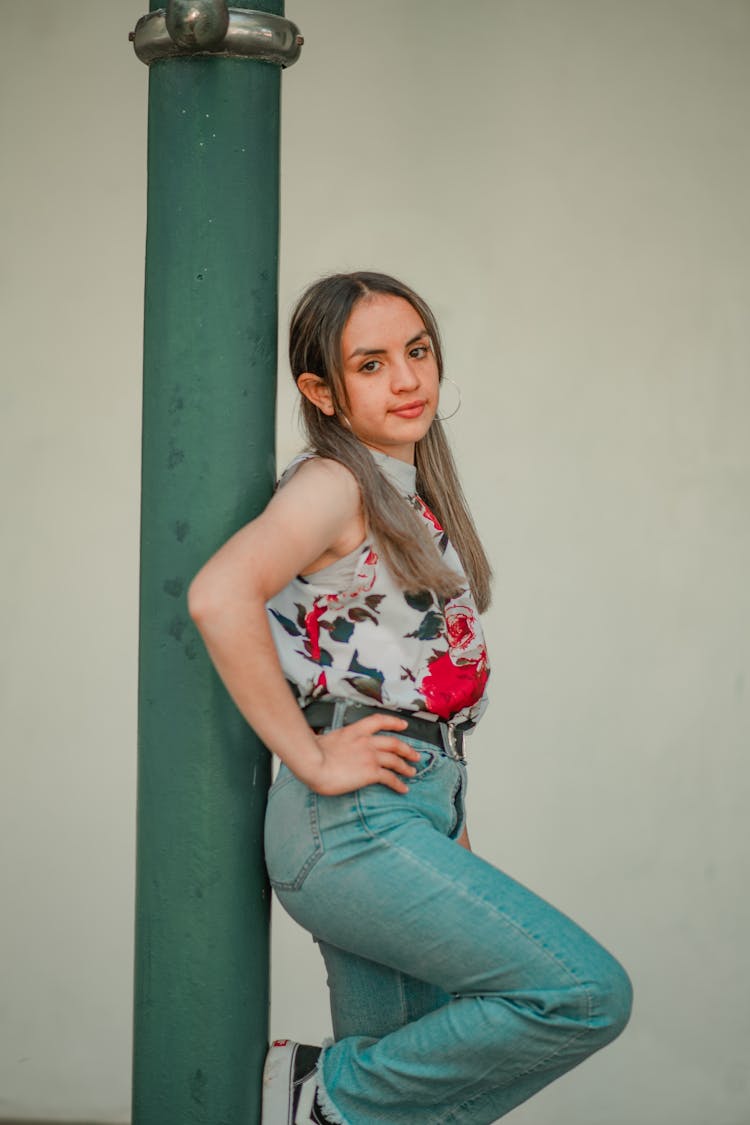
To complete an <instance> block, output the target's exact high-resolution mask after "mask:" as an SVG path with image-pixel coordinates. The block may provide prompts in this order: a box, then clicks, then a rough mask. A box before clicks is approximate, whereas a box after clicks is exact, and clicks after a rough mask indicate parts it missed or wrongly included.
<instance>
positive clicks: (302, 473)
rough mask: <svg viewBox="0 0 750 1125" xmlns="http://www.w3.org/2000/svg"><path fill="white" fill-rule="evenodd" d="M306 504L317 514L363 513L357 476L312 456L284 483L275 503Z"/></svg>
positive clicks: (333, 462) (328, 459)
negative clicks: (328, 511)
mask: <svg viewBox="0 0 750 1125" xmlns="http://www.w3.org/2000/svg"><path fill="white" fill-rule="evenodd" d="M276 502H279V503H280V504H281V506H283V507H286V506H287V504H290V505H291V504H294V505H295V506H297V505H302V506H304V507H305V508H306V509H307V510H309V509H310V508H312V509H313V510H314V511H315V512H316V514H317V515H319V516H320V515H322V514H323V513H324V512H325V511H326V510H330V511H331V512H337V513H338V514H339V515H341V514H345V515H348V516H353V515H354V514H356V513H357V512H359V511H360V508H361V495H360V491H359V484H358V483H357V479H356V477H355V476H354V474H353V473H352V472H351V471H350V470H349V469H347V467H346V466H345V465H342V464H341V462H340V461H333V460H331V459H330V458H327V457H308V458H306V459H305V460H304V461H302V462H301V463H300V464H299V466H297V467H296V468H295V469H294V471H293V473H292V474H291V475H290V476H289V478H288V479H287V480H285V481H283V482H282V484H281V487H280V488H279V489H278V491H277V492H276V494H275V496H274V500H273V501H272V503H276Z"/></svg>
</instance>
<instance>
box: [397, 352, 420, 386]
mask: <svg viewBox="0 0 750 1125" xmlns="http://www.w3.org/2000/svg"><path fill="white" fill-rule="evenodd" d="M391 370H392V372H393V374H392V376H391V383H392V386H393V388H394V389H395V390H399V391H413V390H414V389H415V388H416V387H418V386H419V377H418V375H417V373H416V371H415V370H414V368H413V367H412V365H411V364H410V363H409V361H408V359H402V360H400V362H399V363H396V364H394V366H393V368H392V369H391Z"/></svg>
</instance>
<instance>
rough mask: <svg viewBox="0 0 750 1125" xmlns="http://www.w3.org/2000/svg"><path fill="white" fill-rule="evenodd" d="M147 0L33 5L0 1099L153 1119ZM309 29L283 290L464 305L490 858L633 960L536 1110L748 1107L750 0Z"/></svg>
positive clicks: (310, 995)
mask: <svg viewBox="0 0 750 1125" xmlns="http://www.w3.org/2000/svg"><path fill="white" fill-rule="evenodd" d="M145 8H146V5H145V4H139V3H136V2H134V0H127V2H125V0H121V2H120V3H119V4H118V5H114V4H112V5H104V4H101V3H96V2H94V0H88V2H86V3H84V2H82V0H79V3H77V4H74V5H65V6H60V5H57V4H54V3H52V0H46V2H44V3H40V4H35V5H31V4H29V5H24V6H16V5H11V4H6V5H5V6H4V8H3V13H2V16H3V32H4V42H5V44H6V53H5V59H4V64H3V67H2V69H0V84H1V85H0V121H1V122H2V142H3V143H2V153H3V183H2V191H3V200H2V203H3V206H2V214H3V217H4V218H5V220H6V222H5V224H4V226H5V232H4V236H3V244H4V249H3V254H2V261H0V301H1V304H2V317H3V325H2V338H3V373H2V384H1V387H0V403H1V404H2V422H3V435H2V440H1V441H0V459H1V462H0V463H1V464H2V469H3V479H4V480H5V482H6V489H5V496H4V503H3V508H2V515H3V522H4V527H3V556H2V559H3V566H2V573H3V582H2V585H1V586H0V614H1V617H0V620H1V621H2V632H3V638H4V641H5V643H4V645H3V649H4V652H3V655H2V658H1V659H2V673H3V675H2V712H3V720H2V723H3V729H2V735H1V737H2V754H3V765H4V771H3V772H4V781H3V784H2V788H1V790H0V854H1V855H2V857H3V858H2V886H1V887H0V894H1V895H2V904H3V922H2V926H1V927H0V957H1V958H2V961H1V963H2V966H3V984H2V986H0V1025H1V1026H0V1118H1V1117H3V1116H6V1117H12V1116H16V1117H18V1118H21V1117H29V1118H30V1117H50V1118H52V1117H55V1118H59V1119H61V1120H64V1119H66V1118H68V1119H71V1118H76V1117H78V1118H86V1119H99V1120H102V1121H110V1122H121V1121H125V1120H127V1113H128V1100H129V1036H130V993H131V982H130V973H131V956H132V895H133V846H134V839H133V813H134V809H133V804H134V782H135V778H134V754H135V751H134V745H135V665H136V599H137V553H138V547H137V505H138V495H137V493H138V454H139V433H138V409H139V395H140V386H139V367H140V321H141V287H142V257H143V231H144V218H145V216H144V186H145V99H146V71H145V69H144V68H143V67H142V66H141V65H140V64H139V63H138V62H137V61H136V60H135V58H134V57H133V56H132V55H131V54H130V48H129V46H128V44H127V31H128V30H129V29H130V28H131V27H132V26H133V25H134V23H135V20H136V18H137V17H138V16H139V15H140V14H142V11H143V10H145ZM288 11H289V14H290V16H291V17H292V18H294V19H296V20H297V22H298V23H299V24H300V26H301V27H302V29H303V31H304V33H305V38H306V45H305V48H304V53H303V57H302V60H301V61H300V62H299V63H298V64H297V66H296V67H294V68H293V69H292V70H290V71H288V72H287V73H286V74H285V75H284V78H283V85H284V154H283V159H284V165H283V236H282V292H281V305H282V312H283V314H284V316H286V313H287V311H288V309H289V307H290V305H291V302H292V300H293V298H294V296H295V294H296V293H297V292H298V291H299V290H300V289H301V288H302V287H303V285H304V284H306V282H307V281H308V280H310V279H311V278H312V277H314V276H316V275H318V274H320V273H321V272H323V271H326V270H329V269H337V268H347V267H354V268H356V267H360V266H373V267H376V268H381V269H384V270H388V271H390V272H393V273H396V274H399V275H402V276H403V277H404V279H405V280H407V281H409V282H411V283H412V284H413V285H415V286H416V287H417V288H418V289H420V290H422V291H423V292H424V294H425V296H426V297H427V298H428V299H429V300H430V301H431V302H432V303H433V304H434V306H435V308H436V311H437V312H438V315H439V317H440V320H441V322H442V325H443V328H444V332H445V337H446V343H447V353H448V369H449V370H448V373H449V374H450V375H451V376H452V377H453V378H454V379H455V380H456V381H457V382H459V383H460V384H461V387H462V391H463V407H462V410H461V412H460V414H459V415H458V416H457V418H456V419H455V420H454V422H452V423H451V430H452V433H453V436H454V441H455V445H456V449H457V453H458V458H459V463H460V465H461V467H462V469H463V476H464V480H465V484H466V487H467V492H468V493H469V496H470V498H471V501H472V503H473V506H474V509H475V512H476V515H477V518H478V522H479V524H480V527H481V530H482V532H483V534H484V536H485V538H486V541H487V544H488V547H489V549H490V551H491V554H492V556H493V558H494V560H495V564H496V570H497V581H496V595H495V605H494V608H493V610H492V612H491V613H490V615H489V617H488V622H487V624H488V631H489V636H490V641H491V646H492V652H493V654H494V672H493V683H492V688H493V705H492V707H491V710H490V712H489V714H488V716H487V718H486V719H485V720H484V722H483V724H482V727H481V729H480V731H479V732H478V733H477V735H476V737H475V739H474V742H473V746H472V762H471V779H472V788H473V797H472V800H471V804H470V820H471V828H472V836H473V840H474V844H475V847H476V849H477V850H478V851H481V852H482V853H484V854H485V855H486V856H487V857H488V858H490V859H491V860H493V861H494V862H496V863H498V864H500V865H502V866H503V867H506V868H507V869H508V870H509V871H510V872H511V873H513V874H514V875H515V876H516V877H518V878H520V879H522V880H523V881H525V882H528V883H529V884H530V885H531V886H533V887H534V888H535V889H536V890H538V891H539V892H540V893H542V894H544V895H546V896H548V897H549V898H551V899H552V900H553V901H554V902H555V903H556V904H557V905H559V906H561V907H562V908H563V909H565V910H567V911H568V912H569V913H572V914H573V915H574V916H575V917H576V918H577V919H578V920H580V921H581V922H582V923H583V924H584V925H586V926H587V927H588V928H589V929H591V930H592V931H593V932H594V933H595V934H596V935H597V936H598V937H599V938H600V939H601V940H603V941H604V942H605V943H606V944H608V945H610V946H611V947H612V949H613V950H614V951H615V952H616V953H617V954H618V955H619V956H620V957H621V958H622V960H623V961H624V963H625V964H626V966H627V967H628V968H629V970H630V972H631V975H632V976H633V979H634V983H635V988H636V1008H635V1013H634V1017H633V1022H632V1024H631V1026H630V1028H629V1029H628V1031H627V1032H626V1034H625V1036H624V1037H623V1038H622V1039H621V1040H620V1041H619V1042H618V1043H617V1044H615V1045H614V1046H613V1047H611V1048H610V1049H608V1050H607V1051H605V1052H603V1053H602V1054H601V1055H599V1056H597V1057H596V1058H595V1059H593V1060H591V1061H590V1062H589V1063H587V1064H586V1066H585V1067H583V1068H582V1069H581V1070H580V1071H577V1072H575V1073H574V1074H572V1075H570V1076H568V1077H567V1078H565V1079H563V1080H562V1081H561V1082H559V1083H557V1084H556V1085H554V1086H553V1087H551V1088H550V1089H549V1090H548V1091H545V1092H544V1093H543V1094H541V1095H539V1096H538V1098H536V1099H535V1100H534V1101H532V1102H531V1103H529V1105H528V1106H526V1107H524V1108H522V1109H520V1110H518V1111H517V1112H516V1114H515V1117H514V1120H517V1121H518V1122H519V1125H520V1123H521V1122H524V1121H526V1122H528V1123H529V1125H531V1123H533V1125H552V1123H554V1125H633V1123H634V1122H638V1123H639V1125H708V1123H711V1125H748V1121H750V1089H748V1075H747V1058H748V1052H749V1050H750V1022H749V1021H748V1017H747V985H746V971H745V970H746V948H747V932H748V923H750V908H749V907H748V898H747V893H746V888H747V885H748V875H749V874H750V871H749V868H750V854H749V853H750V847H749V844H748V831H747V816H746V810H747V807H748V805H749V804H750V791H749V790H750V765H749V764H748V760H747V752H748V750H749V749H750V723H749V721H748V691H750V666H749V665H750V661H749V659H748V657H749V651H748V650H749V648H750V642H749V637H750V592H749V584H748V580H747V575H748V573H749V572H750V520H748V511H749V506H750V442H748V431H749V429H750V427H749V425H748V418H749V417H750V378H749V371H748V368H749V361H750V339H749V336H750V330H749V329H748V316H747V309H748V308H749V307H750V265H749V264H748V253H747V248H748V235H749V234H750V230H749V229H748V228H749V227H750V212H749V211H748V207H747V203H746V201H747V199H748V198H750V141H749V140H748V131H747V121H748V119H749V118H750V66H749V65H748V63H749V62H750V5H748V3H747V2H746V0H631V2H630V3H616V2H614V0H495V2H490V0H472V2H470V3H466V4H464V5H462V6H460V7H459V6H457V5H456V4H454V3H448V2H447V0H430V2H428V0H408V2H404V0H378V2H371V3H368V4H365V3H360V4H352V3H350V2H346V0H314V2H312V3H310V4H308V5H307V6H305V5H301V4H296V5H295V4H294V3H292V2H291V0H290V2H289V4H288ZM282 354H283V352H282ZM280 378H281V381H282V387H283V391H282V394H281V396H280V448H279V459H280V461H283V460H284V459H286V458H288V457H289V456H290V455H291V454H292V453H293V451H294V450H295V448H296V444H297V437H296V432H295V430H294V428H293V426H292V423H291V421H290V415H291V412H292V403H293V398H292V396H291V394H290V393H289V389H288V387H287V385H286V380H287V379H288V374H287V372H286V370H285V369H283V368H282V372H281V375H280ZM274 941H275V955H274V1009H273V1019H272V1031H273V1033H274V1034H290V1035H293V1036H296V1037H300V1038H307V1039H315V1038H319V1037H320V1036H321V1035H322V1034H324V1033H326V1032H327V1027H328V1022H327V1015H326V1009H325V1005H326V1000H325V990H324V984H323V974H322V968H321V966H320V965H319V963H318V959H317V953H316V951H315V950H314V948H313V947H312V943H311V942H310V940H309V938H308V937H307V936H306V935H305V934H304V933H302V932H301V931H299V930H297V929H296V928H294V927H293V926H292V925H291V924H290V923H287V922H286V921H285V920H284V918H283V916H282V915H281V912H280V911H279V912H277V914H276V917H275V928H274Z"/></svg>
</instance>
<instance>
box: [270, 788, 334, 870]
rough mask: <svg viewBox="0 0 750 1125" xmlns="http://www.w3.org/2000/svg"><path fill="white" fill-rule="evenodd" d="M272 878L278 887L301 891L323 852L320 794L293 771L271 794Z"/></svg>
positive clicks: (271, 790) (272, 789)
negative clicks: (318, 795) (319, 818)
mask: <svg viewBox="0 0 750 1125" xmlns="http://www.w3.org/2000/svg"><path fill="white" fill-rule="evenodd" d="M264 836H265V852H266V868H267V870H268V879H269V881H270V883H271V886H272V887H275V888H277V889H278V890H286V891H298V890H300V888H301V887H302V885H303V883H304V882H305V879H306V878H307V876H308V875H309V874H310V872H311V871H312V869H313V867H314V866H315V864H316V863H317V862H318V860H319V859H320V857H321V856H322V854H323V841H322V838H321V835H320V824H319V821H318V797H317V794H316V793H313V792H312V791H311V790H310V789H308V788H307V786H306V785H304V784H303V783H302V782H301V781H299V779H298V778H296V777H295V776H294V775H293V774H288V775H285V776H284V777H283V778H280V779H279V780H277V781H276V782H275V783H274V785H273V786H272V787H271V789H270V791H269V794H268V804H267V806H266V823H265V833H264Z"/></svg>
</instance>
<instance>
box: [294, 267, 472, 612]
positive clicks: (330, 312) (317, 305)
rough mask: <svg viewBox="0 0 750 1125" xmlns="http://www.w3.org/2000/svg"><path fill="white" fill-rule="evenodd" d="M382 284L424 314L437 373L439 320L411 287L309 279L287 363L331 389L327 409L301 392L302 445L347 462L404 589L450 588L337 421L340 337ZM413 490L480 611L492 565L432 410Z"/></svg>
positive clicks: (409, 519) (430, 544)
mask: <svg viewBox="0 0 750 1125" xmlns="http://www.w3.org/2000/svg"><path fill="white" fill-rule="evenodd" d="M374 293H385V294H388V295H390V296H393V297H401V298H403V299H404V300H405V301H408V302H409V304H410V305H411V306H412V308H414V309H415V311H416V312H417V313H418V314H419V316H420V317H421V318H422V323H423V324H424V327H425V330H426V332H427V334H428V335H429V337H430V339H431V341H432V348H433V352H434V355H435V359H436V362H437V368H438V374H439V377H440V379H441V380H442V377H443V353H442V346H441V342H440V333H439V331H438V326H437V322H436V321H435V317H434V316H433V314H432V312H431V310H430V308H429V307H428V306H427V305H426V304H425V302H424V301H423V300H422V299H421V297H419V296H418V295H417V294H416V293H415V292H414V291H413V290H412V289H410V288H409V287H408V286H407V285H404V284H403V283H402V282H400V281H397V280H396V279H395V278H393V277H389V276H388V275H387V274H381V273H370V272H358V273H340V274H332V275H331V276H330V277H324V278H322V279H321V280H320V281H316V282H315V283H314V284H313V285H311V286H310V288H309V289H307V290H306V292H305V293H303V295H302V297H301V298H300V299H299V301H298V303H297V306H296V308H295V309H294V312H293V313H292V319H291V323H290V328H289V364H290V367H291V370H292V377H293V378H294V380H295V382H296V381H297V379H298V378H299V376H300V375H302V374H303V372H306V371H309V372H311V373H312V374H313V375H317V376H318V377H319V378H320V379H322V380H323V382H324V383H325V384H326V386H327V387H328V388H329V389H330V393H331V399H332V402H333V406H334V414H333V415H327V414H324V413H323V411H321V410H318V408H317V407H316V406H315V405H314V404H313V403H312V402H310V401H309V400H308V399H307V398H306V397H305V396H304V395H303V396H302V403H301V408H302V421H303V425H304V428H305V432H306V436H307V441H308V445H309V448H310V449H311V450H312V451H313V452H314V453H316V454H318V456H320V457H328V458H330V459H331V460H333V461H339V462H340V463H341V464H342V465H345V466H346V467H347V468H348V469H349V470H350V471H351V472H352V473H353V474H354V476H355V478H356V480H357V482H358V483H359V487H360V491H361V493H362V506H363V510H364V516H365V521H366V524H367V527H368V528H369V530H370V532H371V534H372V536H373V538H374V540H375V541H376V543H377V545H378V549H379V551H380V553H381V555H382V556H383V559H384V561H385V562H386V564H387V566H388V567H389V569H390V570H391V572H392V574H393V575H394V577H395V579H396V581H397V582H398V583H399V585H400V586H401V587H402V588H403V589H404V590H406V591H408V592H414V593H416V592H418V591H421V590H425V589H429V590H433V591H434V592H435V593H436V594H438V595H440V596H442V597H445V598H449V597H452V596H454V595H455V594H456V593H457V592H458V590H459V589H460V586H461V582H460V580H459V578H458V576H457V575H456V573H455V571H453V570H452V569H451V568H450V567H449V566H448V564H447V563H446V562H444V560H443V558H442V557H441V555H440V553H439V551H438V550H437V547H436V545H435V542H434V540H433V539H432V537H431V536H430V535H429V533H428V532H427V529H426V527H425V525H424V520H423V519H422V518H421V517H420V516H419V515H418V514H417V513H416V511H415V510H414V509H413V508H412V507H411V506H410V505H409V503H408V502H407V501H406V500H405V499H404V498H403V496H401V495H400V493H399V492H398V491H397V490H396V489H395V488H394V487H393V485H391V484H390V482H389V481H388V480H387V479H386V477H385V476H384V475H383V473H381V471H380V469H379V468H378V466H377V463H376V461H375V459H374V458H373V457H371V456H370V454H369V452H368V450H367V448H366V447H365V446H364V445H363V444H362V443H361V442H360V441H359V440H358V439H357V438H356V437H355V436H354V434H352V433H351V431H350V430H348V429H347V428H346V426H345V424H343V421H342V420H343V418H344V417H345V415H346V403H347V396H346V387H345V385H344V376H343V360H342V354H341V338H342V335H343V332H344V328H345V326H346V323H347V321H348V320H349V317H350V315H351V313H352V310H353V309H354V306H355V305H356V304H357V302H358V301H361V300H363V299H364V298H367V297H368V296H369V295H370V294H374ZM415 464H416V469H417V492H418V494H419V495H420V496H421V498H422V499H423V500H424V502H425V503H426V504H427V506H428V507H429V508H430V509H431V510H432V511H433V512H434V514H435V515H436V517H437V519H438V520H439V522H440V524H441V525H442V527H443V529H444V530H445V531H446V532H447V534H448V537H449V539H450V540H451V542H452V543H453V546H454V547H455V548H456V551H457V553H458V556H459V558H460V559H461V563H462V565H463V568H464V570H465V571H466V577H467V578H468V580H469V585H470V587H471V592H472V594H473V596H474V600H475V601H476V603H477V607H478V608H479V610H480V612H483V611H484V610H485V609H486V608H487V606H488V605H489V603H490V582H491V578H492V571H491V568H490V564H489V561H488V559H487V555H486V554H485V551H484V548H483V547H482V544H481V542H480V540H479V536H478V534H477V530H476V528H475V526H474V521H473V520H472V518H471V516H470V514H469V510H468V507H467V504H466V499H465V497H464V494H463V491H462V489H461V485H460V483H459V480H458V473H457V471H456V466H455V462H454V460H453V456H452V454H451V451H450V447H449V445H448V440H447V438H446V436H445V431H444V429H443V426H442V424H441V422H440V420H439V419H438V418H435V419H434V420H433V422H432V425H431V426H430V428H429V430H428V431H427V433H426V434H425V436H424V437H423V438H422V439H421V440H420V441H418V442H417V443H416V447H415Z"/></svg>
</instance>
